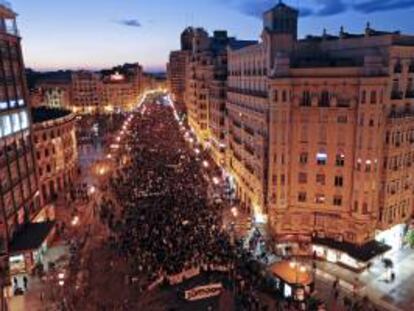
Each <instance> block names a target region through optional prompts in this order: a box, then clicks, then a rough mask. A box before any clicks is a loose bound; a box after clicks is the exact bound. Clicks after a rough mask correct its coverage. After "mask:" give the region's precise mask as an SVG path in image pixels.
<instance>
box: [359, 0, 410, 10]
mask: <svg viewBox="0 0 414 311" xmlns="http://www.w3.org/2000/svg"><path fill="white" fill-rule="evenodd" d="M411 7H414V0H363V1H360V3H355V4H354V5H353V9H354V10H355V11H358V12H361V13H374V12H379V11H391V10H399V9H407V8H411Z"/></svg>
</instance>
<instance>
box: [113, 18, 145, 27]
mask: <svg viewBox="0 0 414 311" xmlns="http://www.w3.org/2000/svg"><path fill="white" fill-rule="evenodd" d="M116 23H117V24H119V25H123V26H128V27H137V28H139V27H142V25H141V23H140V22H139V20H137V19H121V20H119V21H117V22H116Z"/></svg>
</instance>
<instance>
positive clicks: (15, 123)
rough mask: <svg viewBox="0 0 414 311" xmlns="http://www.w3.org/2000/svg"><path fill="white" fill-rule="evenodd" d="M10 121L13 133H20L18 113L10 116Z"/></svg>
mask: <svg viewBox="0 0 414 311" xmlns="http://www.w3.org/2000/svg"><path fill="white" fill-rule="evenodd" d="M11 119H12V128H13V133H16V132H18V131H20V130H21V128H20V119H19V114H18V113H13V114H12V116H11Z"/></svg>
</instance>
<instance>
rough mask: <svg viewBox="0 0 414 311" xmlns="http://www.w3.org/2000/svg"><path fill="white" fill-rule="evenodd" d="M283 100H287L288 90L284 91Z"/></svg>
mask: <svg viewBox="0 0 414 311" xmlns="http://www.w3.org/2000/svg"><path fill="white" fill-rule="evenodd" d="M282 101H283V102H284V103H285V102H286V101H287V93H286V91H283V92H282Z"/></svg>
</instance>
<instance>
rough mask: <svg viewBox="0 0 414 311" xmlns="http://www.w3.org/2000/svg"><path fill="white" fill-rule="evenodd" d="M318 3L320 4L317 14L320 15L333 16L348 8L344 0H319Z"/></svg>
mask: <svg viewBox="0 0 414 311" xmlns="http://www.w3.org/2000/svg"><path fill="white" fill-rule="evenodd" d="M316 3H317V4H318V5H319V6H320V8H319V9H318V10H316V11H315V15H318V16H332V15H336V14H339V13H342V12H344V11H346V10H347V6H346V4H345V3H344V2H343V1H342V0H317V1H316Z"/></svg>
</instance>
